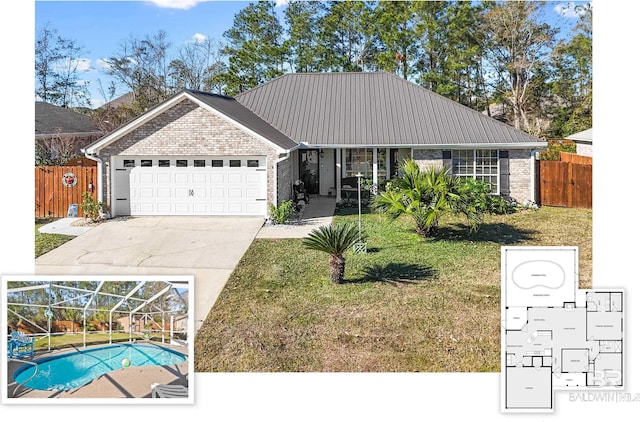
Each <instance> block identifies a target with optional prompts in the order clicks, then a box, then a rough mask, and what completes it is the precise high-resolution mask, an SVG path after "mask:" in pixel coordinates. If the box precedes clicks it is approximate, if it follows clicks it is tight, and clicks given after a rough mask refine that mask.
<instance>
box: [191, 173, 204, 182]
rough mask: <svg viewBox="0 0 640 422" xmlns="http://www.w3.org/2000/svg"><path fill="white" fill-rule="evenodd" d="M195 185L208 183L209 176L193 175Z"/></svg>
mask: <svg viewBox="0 0 640 422" xmlns="http://www.w3.org/2000/svg"><path fill="white" fill-rule="evenodd" d="M193 183H207V175H206V174H203V173H195V174H194V175H193Z"/></svg>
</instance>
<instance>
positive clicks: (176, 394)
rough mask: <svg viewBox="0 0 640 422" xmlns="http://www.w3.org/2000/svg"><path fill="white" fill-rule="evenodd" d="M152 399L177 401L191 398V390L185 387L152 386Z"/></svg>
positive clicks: (169, 385)
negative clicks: (177, 399)
mask: <svg viewBox="0 0 640 422" xmlns="http://www.w3.org/2000/svg"><path fill="white" fill-rule="evenodd" d="M151 397H153V398H154V399H155V398H161V399H176V398H186V397H189V389H188V388H187V387H185V386H184V385H171V384H151Z"/></svg>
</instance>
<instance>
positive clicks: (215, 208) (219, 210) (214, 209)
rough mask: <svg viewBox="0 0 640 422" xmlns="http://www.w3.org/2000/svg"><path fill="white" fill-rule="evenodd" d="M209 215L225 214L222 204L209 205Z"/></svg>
mask: <svg viewBox="0 0 640 422" xmlns="http://www.w3.org/2000/svg"><path fill="white" fill-rule="evenodd" d="M211 213H212V214H215V215H223V214H226V212H225V207H224V204H222V203H216V204H211Z"/></svg>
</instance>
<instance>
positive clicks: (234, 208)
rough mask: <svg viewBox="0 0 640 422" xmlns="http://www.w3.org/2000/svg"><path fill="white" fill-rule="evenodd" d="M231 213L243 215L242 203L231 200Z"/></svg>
mask: <svg viewBox="0 0 640 422" xmlns="http://www.w3.org/2000/svg"><path fill="white" fill-rule="evenodd" d="M229 214H234V215H242V214H244V213H243V212H242V203H238V202H229Z"/></svg>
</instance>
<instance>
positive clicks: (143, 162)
mask: <svg viewBox="0 0 640 422" xmlns="http://www.w3.org/2000/svg"><path fill="white" fill-rule="evenodd" d="M152 165H153V160H140V167H151V166H152Z"/></svg>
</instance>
